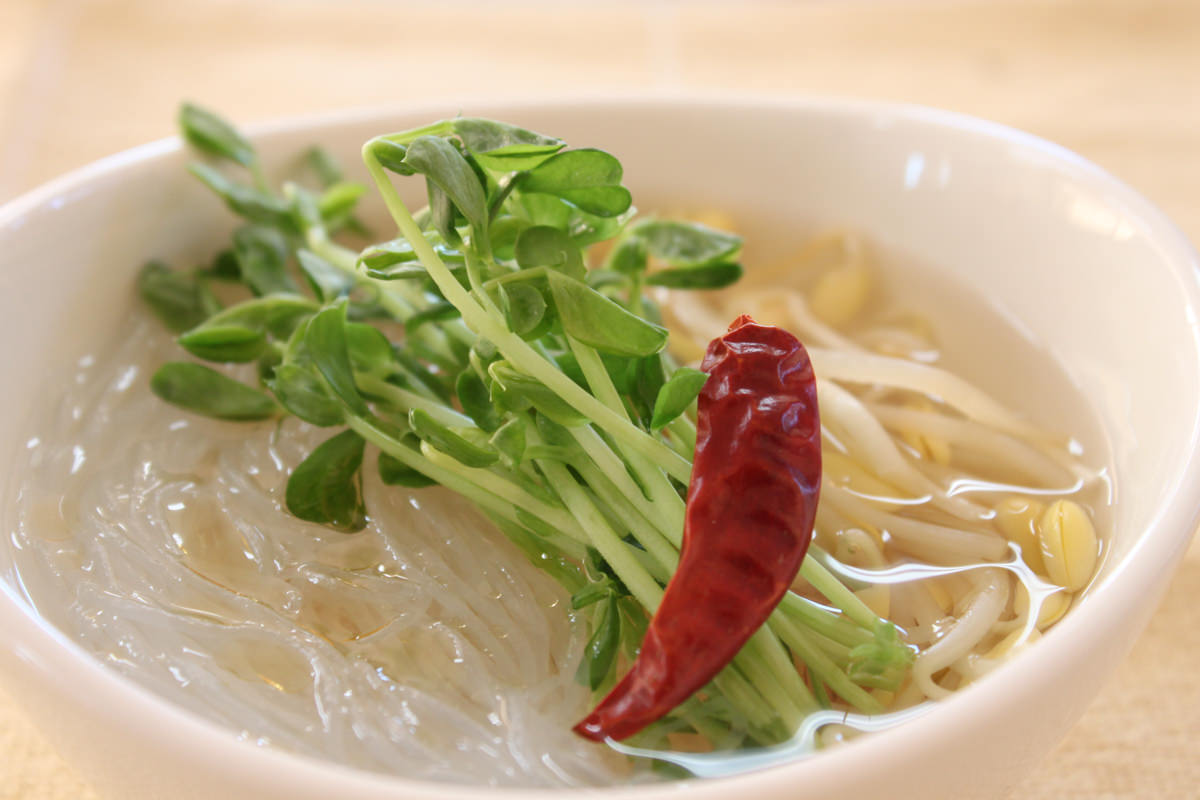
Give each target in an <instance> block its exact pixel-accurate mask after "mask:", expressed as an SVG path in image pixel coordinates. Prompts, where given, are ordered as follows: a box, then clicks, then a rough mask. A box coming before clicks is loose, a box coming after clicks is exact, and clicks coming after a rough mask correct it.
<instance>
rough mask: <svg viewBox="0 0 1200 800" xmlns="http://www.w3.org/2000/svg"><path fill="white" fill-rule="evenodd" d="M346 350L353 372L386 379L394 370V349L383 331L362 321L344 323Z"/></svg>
mask: <svg viewBox="0 0 1200 800" xmlns="http://www.w3.org/2000/svg"><path fill="white" fill-rule="evenodd" d="M346 351H347V352H348V353H349V354H350V364H351V366H352V367H353V368H354V371H355V372H361V373H366V374H369V375H375V376H376V377H379V378H383V379H385V380H386V379H387V377H388V376H389V375H391V374H392V373H393V372H395V366H396V364H395V361H394V356H395V351H394V350H393V349H392V343H391V342H389V341H388V338H387V337H386V336H384V335H383V331H381V330H379V329H378V328H376V327H375V326H374V325H367V324H365V323H362V322H347V323H346Z"/></svg>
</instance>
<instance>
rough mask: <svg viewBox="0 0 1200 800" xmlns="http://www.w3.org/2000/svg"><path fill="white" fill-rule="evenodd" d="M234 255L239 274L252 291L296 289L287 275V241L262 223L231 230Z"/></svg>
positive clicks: (268, 292)
mask: <svg viewBox="0 0 1200 800" xmlns="http://www.w3.org/2000/svg"><path fill="white" fill-rule="evenodd" d="M233 254H234V256H236V257H237V262H238V267H239V268H240V270H241V274H242V277H243V278H244V279H245V280H246V282H247V283H249V284H250V288H251V289H253V290H254V292H255V294H260V295H263V294H272V293H275V292H295V291H296V284H295V283H293V282H292V279H291V277H290V276H289V275H288V274H287V259H288V243H287V240H286V239H284V237H283V234H281V233H280V232H279V231H277V230H275V229H274V228H268V227H266V226H263V225H244V226H242V227H241V228H238V229H237V230H236V231H234V232H233Z"/></svg>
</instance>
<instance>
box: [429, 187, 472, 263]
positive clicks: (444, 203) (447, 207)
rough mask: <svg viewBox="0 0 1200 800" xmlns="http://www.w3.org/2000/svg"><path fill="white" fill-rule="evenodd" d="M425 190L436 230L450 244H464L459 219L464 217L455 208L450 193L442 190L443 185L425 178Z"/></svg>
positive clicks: (459, 245) (456, 245) (455, 245)
mask: <svg viewBox="0 0 1200 800" xmlns="http://www.w3.org/2000/svg"><path fill="white" fill-rule="evenodd" d="M425 192H426V194H427V195H428V196H429V216H430V218H431V219H432V220H433V227H434V230H436V231H437V232H438V235H439V236H441V237H442V239H444V240H445V241H446V242H447V243H448V244H450V245H452V246H454V247H461V246H462V237H460V236H459V235H458V225H459V220H460V219H464V217H463V216H462V215H461V214H459V213H458V212H457V210H456V209H455V208H454V203H453V202H452V201H451V200H450V195H448V194H446V193H445V192H443V191H442V187H440V186H438V185H437V184H436V183H434V182H433V180H432V179H430V178H426V179H425Z"/></svg>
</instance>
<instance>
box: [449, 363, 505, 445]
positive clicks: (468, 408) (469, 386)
mask: <svg viewBox="0 0 1200 800" xmlns="http://www.w3.org/2000/svg"><path fill="white" fill-rule="evenodd" d="M454 393H455V395H456V396H457V397H458V402H459V404H460V405H461V406H462V410H463V413H465V414H466V415H467V416H468V417H470V418H471V419H473V420H474V421H475V424H476V425H478V426H479V428H480V429H481V430H484V431H487V432H488V433H491V432H492V431H494V430H496V429H497V428H499V427H500V414H499V413H497V411H496V406H495V404H493V403H492V397H491V394H490V393H489V392H488V388H487V385H486V384H485V383H484V382H483V379H482V378H480V377H479V373H477V372H476V371H475V370H474V369H472V368H467V369H465V370H463V371H462V372H461V373H459V376H458V380H457V381H455V384H454Z"/></svg>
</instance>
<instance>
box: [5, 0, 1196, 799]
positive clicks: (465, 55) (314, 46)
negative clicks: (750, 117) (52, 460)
mask: <svg viewBox="0 0 1200 800" xmlns="http://www.w3.org/2000/svg"><path fill="white" fill-rule="evenodd" d="M646 88H651V89H655V90H670V89H680V90H687V91H695V90H705V89H720V90H725V91H729V90H745V91H754V92H758V93H778V94H782V95H792V94H799V93H819V94H845V95H856V96H863V97H873V98H882V99H889V100H899V101H906V102H914V103H922V104H927V105H934V106H942V107H945V108H950V109H954V110H957V111H963V112H967V113H971V114H976V115H979V116H982V117H987V118H989V119H994V120H997V121H1000V122H1003V123H1006V124H1009V125H1014V126H1016V127H1019V128H1023V129H1026V130H1029V131H1031V132H1033V133H1036V134H1038V135H1041V136H1044V137H1046V138H1049V139H1052V140H1055V141H1057V142H1059V143H1061V144H1064V145H1066V146H1067V147H1069V148H1071V149H1073V150H1076V151H1078V152H1079V153H1082V154H1083V155H1084V156H1086V157H1087V158H1089V159H1092V160H1093V161H1096V162H1097V163H1099V164H1100V165H1102V166H1104V167H1106V168H1107V169H1109V170H1110V171H1112V172H1113V173H1115V174H1117V175H1118V176H1120V177H1121V178H1123V179H1124V180H1126V181H1127V182H1129V183H1130V184H1132V185H1133V186H1135V187H1136V188H1138V189H1139V190H1140V191H1142V192H1143V193H1144V194H1146V195H1147V196H1148V197H1149V198H1150V199H1151V200H1152V201H1154V202H1155V203H1157V204H1158V205H1159V206H1161V207H1162V208H1163V209H1164V210H1165V211H1166V212H1167V213H1168V214H1169V215H1170V216H1171V217H1173V218H1174V219H1175V220H1176V221H1177V222H1178V223H1179V225H1180V226H1181V227H1182V228H1183V230H1184V231H1185V233H1187V234H1188V235H1189V236H1190V237H1191V238H1192V240H1193V241H1200V2H1192V1H1191V0H1178V2H1162V1H1160V0H1146V1H1145V2H1139V0H1111V1H1106V2H1065V1H1062V2H1059V1H1055V0H1013V1H1012V2H1006V1H1001V0H962V1H960V2H949V1H948V0H944V1H942V2H937V1H935V0H877V1H872V0H855V1H854V2H848V3H837V2H796V3H788V4H784V3H770V2H754V3H751V2H747V3H736V2H724V3H717V2H692V3H687V2H682V0H681V1H680V2H657V3H640V4H639V3H633V2H614V1H612V0H610V2H583V1H582V0H574V1H573V2H572V1H569V0H568V1H565V2H549V1H548V0H547V1H546V2H529V1H528V0H514V1H513V2H506V3H504V4H503V8H502V9H501V7H500V4H499V3H496V4H494V5H493V4H490V3H487V2H482V1H479V2H467V1H466V0H457V1H455V2H441V3H411V2H387V0H345V1H344V2H334V0H251V1H249V2H233V0H209V1H207V2H206V1H205V0H48V1H47V2H39V1H38V0H0V201H3V200H7V199H9V198H11V197H12V196H15V195H16V194H18V193H20V192H21V191H23V190H25V189H28V188H31V187H33V186H35V185H37V184H38V183H40V182H42V181H44V180H46V179H48V178H51V177H53V176H55V175H57V174H60V173H62V172H65V171H67V170H69V169H71V168H73V167H76V166H79V165H82V164H85V163H87V162H89V161H91V160H93V159H96V158H98V157H100V156H103V155H106V154H108V153H111V152H114V151H117V150H120V149H122V148H125V147H129V146H132V145H135V144H139V143H141V142H144V141H147V140H150V139H154V138H158V137H161V136H165V135H168V134H170V133H172V132H173V131H172V124H173V117H174V109H175V107H176V104H177V103H178V101H179V100H180V99H182V98H190V99H194V100H196V101H198V102H201V103H205V104H209V105H212V106H214V107H216V108H219V109H221V110H222V111H223V112H224V113H226V114H228V115H230V116H231V117H233V118H235V119H237V120H238V121H239V122H243V123H246V122H254V121H258V120H266V119H270V118H275V117H280V116H286V115H294V114H307V113H312V112H314V111H321V110H328V109H337V108H346V107H354V106H369V105H383V104H397V103H405V102H409V101H420V100H425V99H431V98H436V97H441V98H444V97H471V98H480V97H493V96H499V97H506V98H511V97H531V96H537V95H539V94H554V95H558V96H561V95H564V94H579V95H589V94H612V93H615V92H620V91H629V90H641V89H646ZM1198 603H1200V547H1197V546H1193V548H1192V550H1191V551H1190V553H1189V554H1188V556H1187V558H1186V559H1185V561H1184V563H1183V564H1182V566H1181V568H1180V571H1179V574H1178V575H1177V577H1176V578H1175V580H1174V582H1173V584H1172V585H1171V587H1170V589H1169V590H1168V592H1167V596H1166V601H1165V603H1164V605H1163V608H1162V610H1161V611H1160V613H1159V614H1158V615H1157V616H1156V617H1155V619H1154V620H1153V622H1152V623H1151V625H1150V627H1149V629H1148V630H1147V631H1146V633H1145V634H1144V635H1143V636H1142V638H1141V639H1140V640H1139V641H1138V642H1137V643H1136V645H1135V647H1134V650H1133V654H1132V656H1131V657H1130V658H1129V660H1128V661H1127V662H1126V664H1125V665H1124V667H1123V668H1122V669H1121V670H1120V672H1119V673H1118V675H1117V676H1116V678H1115V679H1114V680H1113V681H1112V683H1111V684H1110V685H1109V686H1108V688H1107V689H1106V690H1105V691H1104V693H1103V694H1102V695H1101V696H1100V697H1099V698H1098V699H1097V701H1096V702H1095V703H1094V704H1093V706H1092V707H1091V709H1090V710H1089V711H1088V713H1087V714H1086V715H1085V716H1084V718H1083V720H1082V721H1081V722H1080V723H1079V725H1078V726H1077V727H1076V728H1075V729H1074V730H1073V731H1072V733H1071V734H1070V735H1069V736H1068V738H1067V739H1066V741H1065V742H1063V744H1062V745H1061V746H1060V747H1059V748H1058V749H1057V751H1056V752H1054V753H1053V755H1052V756H1051V757H1050V758H1048V759H1047V761H1046V762H1045V764H1044V765H1043V766H1042V767H1041V768H1040V769H1038V770H1037V771H1036V772H1035V773H1033V774H1032V775H1029V776H1027V777H1026V778H1025V780H1024V783H1023V784H1022V787H1021V789H1020V791H1019V792H1018V794H1017V796H1018V797H1020V798H1031V799H1033V800H1042V799H1043V798H1045V799H1046V800H1050V798H1054V800H1070V799H1071V798H1080V799H1081V800H1082V798H1088V800H1097V799H1100V800H1103V799H1105V798H1186V797H1198V796H1200V679H1198V678H1197V677H1196V676H1197V674H1198V673H1197V669H1196V661H1195V659H1197V658H1198V657H1200V627H1198V626H1197V625H1196V624H1195V623H1194V620H1195V619H1196V611H1195V607H1196V605H1197V604H1198ZM0 646H2V645H0ZM1030 724H1036V721H1035V720H1030ZM16 798H21V800H51V799H54V800H57V799H58V798H72V800H76V799H77V800H92V799H93V798H94V795H93V794H92V793H91V792H90V791H89V790H88V789H87V787H86V786H84V785H82V784H81V783H80V782H79V780H78V779H77V778H76V777H75V776H74V775H73V773H72V772H71V771H70V769H69V767H68V766H67V765H65V764H64V763H63V762H62V761H61V760H59V759H58V757H57V756H56V755H55V754H54V753H53V752H52V751H51V750H49V748H48V747H47V746H46V745H45V743H44V742H43V740H42V739H41V738H40V737H39V735H38V734H37V733H36V732H35V730H34V729H33V728H32V727H31V726H30V724H29V723H28V722H27V721H26V720H25V719H24V717H23V716H22V715H20V714H19V713H18V712H17V711H16V710H15V709H14V708H13V707H12V706H11V705H10V704H9V703H8V701H7V700H6V699H4V698H3V697H2V696H0V800H15V799H16ZM935 800H936V799H935Z"/></svg>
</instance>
